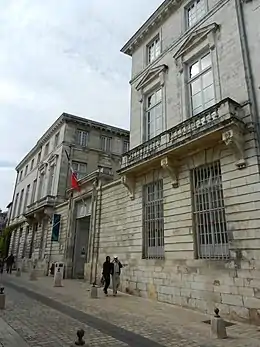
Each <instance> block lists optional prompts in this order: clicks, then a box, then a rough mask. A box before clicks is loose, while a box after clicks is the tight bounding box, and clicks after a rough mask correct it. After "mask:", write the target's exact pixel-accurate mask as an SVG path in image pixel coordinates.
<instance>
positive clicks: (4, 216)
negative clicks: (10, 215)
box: [0, 209, 7, 236]
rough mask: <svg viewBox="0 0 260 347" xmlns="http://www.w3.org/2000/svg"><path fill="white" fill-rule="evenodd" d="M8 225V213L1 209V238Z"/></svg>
mask: <svg viewBox="0 0 260 347" xmlns="http://www.w3.org/2000/svg"><path fill="white" fill-rule="evenodd" d="M6 223H7V212H6V211H2V210H1V209H0V236H1V235H2V232H3V230H4V229H5V226H6Z"/></svg>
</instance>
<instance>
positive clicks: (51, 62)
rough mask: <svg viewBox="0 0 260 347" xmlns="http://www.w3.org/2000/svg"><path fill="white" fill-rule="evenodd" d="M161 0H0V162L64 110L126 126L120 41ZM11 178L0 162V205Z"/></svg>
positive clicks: (125, 65) (14, 157)
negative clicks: (1, 167) (0, 165)
mask: <svg viewBox="0 0 260 347" xmlns="http://www.w3.org/2000/svg"><path fill="white" fill-rule="evenodd" d="M161 2H162V0H142V1H140V0H124V1H122V0H110V1H107V0H87V1H86V0H77V1H75V0H55V1H53V0H45V1H42V0H19V1H17V0H3V1H1V3H0V40H1V55H0V107H1V116H0V149H1V150H0V162H6V163H12V165H13V164H14V163H18V162H19V160H20V159H21V158H22V157H23V156H24V155H25V154H26V152H27V151H29V150H30V148H32V147H33V146H34V144H35V142H36V141H37V139H38V138H39V137H40V136H41V135H42V133H43V132H44V131H45V130H46V129H47V128H48V127H49V126H50V125H51V124H52V122H54V121H55V119H56V118H58V117H59V115H60V114H61V113H62V112H69V113H72V114H77V115H80V116H83V117H87V118H91V119H95V120H97V121H101V122H106V123H111V124H112V125H116V126H120V127H125V128H127V127H128V126H129V84H128V80H129V76H130V69H131V59H130V58H129V57H126V56H124V55H123V54H122V53H120V48H121V47H122V46H123V44H124V43H125V42H126V40H128V39H129V38H130V36H131V35H132V34H133V33H134V32H135V31H136V30H137V29H138V27H139V26H140V25H141V24H142V22H144V21H145V20H146V19H147V18H148V16H149V15H150V14H151V13H152V12H153V11H154V10H155V9H156V7H157V6H159V5H160V3H161ZM14 179H15V172H14V169H13V170H10V169H9V168H8V169H4V170H3V169H1V170H0V180H1V186H2V187H3V186H4V188H1V194H0V208H3V207H5V205H7V204H8V202H9V201H10V200H11V198H12V188H13V183H14ZM3 182H4V184H3Z"/></svg>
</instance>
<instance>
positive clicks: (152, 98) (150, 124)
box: [145, 89, 163, 141]
mask: <svg viewBox="0 0 260 347" xmlns="http://www.w3.org/2000/svg"><path fill="white" fill-rule="evenodd" d="M162 129H163V114H162V89H158V90H157V91H155V92H154V93H152V94H151V95H149V96H147V97H146V104H145V141H147V140H150V139H151V138H153V137H155V136H156V135H159V134H160V133H161V132H162Z"/></svg>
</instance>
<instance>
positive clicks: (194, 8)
mask: <svg viewBox="0 0 260 347" xmlns="http://www.w3.org/2000/svg"><path fill="white" fill-rule="evenodd" d="M206 12H207V6H206V0H195V1H193V2H192V3H191V4H190V5H189V6H188V7H187V8H186V14H187V27H188V28H190V27H192V26H193V25H194V24H196V23H197V22H198V21H199V20H200V19H201V18H202V17H203V16H204V15H205V14H206Z"/></svg>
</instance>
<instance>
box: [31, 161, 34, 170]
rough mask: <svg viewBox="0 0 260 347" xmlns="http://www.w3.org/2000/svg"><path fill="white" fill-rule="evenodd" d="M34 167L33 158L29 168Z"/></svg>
mask: <svg viewBox="0 0 260 347" xmlns="http://www.w3.org/2000/svg"><path fill="white" fill-rule="evenodd" d="M33 168H34V159H32V161H31V170H32V169H33Z"/></svg>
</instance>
